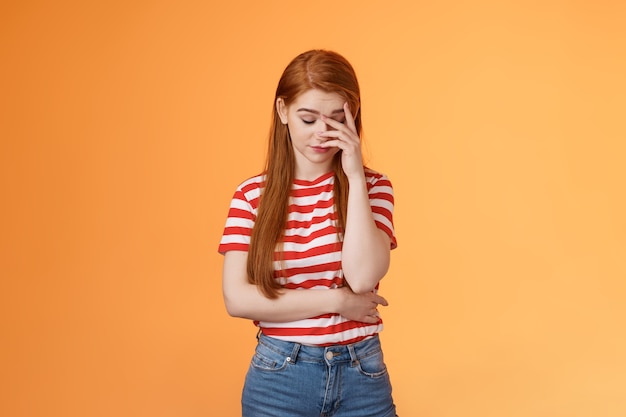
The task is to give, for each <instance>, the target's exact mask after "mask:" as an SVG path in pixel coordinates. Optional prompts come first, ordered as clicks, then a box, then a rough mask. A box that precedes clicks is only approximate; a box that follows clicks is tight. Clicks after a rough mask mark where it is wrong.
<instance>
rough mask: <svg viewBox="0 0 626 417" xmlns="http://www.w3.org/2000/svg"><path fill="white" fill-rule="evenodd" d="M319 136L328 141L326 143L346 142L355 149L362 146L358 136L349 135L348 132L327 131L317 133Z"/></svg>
mask: <svg viewBox="0 0 626 417" xmlns="http://www.w3.org/2000/svg"><path fill="white" fill-rule="evenodd" d="M317 136H319V137H320V138H324V139H327V140H326V142H328V141H332V140H337V141H341V142H345V143H346V144H348V143H350V144H351V145H352V146H354V147H358V146H360V141H359V139H358V136H356V135H354V133H347V132H343V131H340V130H327V131H321V132H317ZM322 145H323V144H322ZM333 146H335V145H333Z"/></svg>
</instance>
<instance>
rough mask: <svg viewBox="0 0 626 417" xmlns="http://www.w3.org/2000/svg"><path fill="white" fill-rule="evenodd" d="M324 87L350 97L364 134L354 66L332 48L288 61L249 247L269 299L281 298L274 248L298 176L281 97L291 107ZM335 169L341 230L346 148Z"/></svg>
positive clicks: (251, 264) (251, 272) (252, 268)
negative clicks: (281, 115) (281, 111)
mask: <svg viewBox="0 0 626 417" xmlns="http://www.w3.org/2000/svg"><path fill="white" fill-rule="evenodd" d="M311 89H318V90H322V91H325V92H330V93H337V94H339V95H341V96H342V97H344V98H345V99H346V101H347V102H348V105H349V106H350V110H351V112H352V114H356V117H355V125H356V128H357V133H358V134H359V136H360V135H361V92H360V89H359V83H358V81H357V78H356V73H355V72H354V69H353V68H352V65H350V63H349V62H348V61H347V60H346V59H345V58H344V57H343V56H341V55H339V54H338V53H336V52H332V51H325V50H311V51H308V52H304V53H302V54H300V55H298V56H297V57H296V58H294V60H293V61H291V62H290V63H289V65H287V68H285V71H284V72H283V75H282V76H281V78H280V81H279V82H278V87H277V88H276V96H275V97H274V106H273V109H274V110H273V113H272V124H271V127H270V133H269V147H268V151H267V159H266V164H265V175H266V180H265V188H264V190H263V193H262V195H261V199H260V201H259V209H258V214H257V218H256V221H255V224H254V228H253V229H252V237H251V241H250V248H249V252H248V264H247V270H248V280H249V281H250V282H251V283H253V284H256V285H258V286H259V289H260V290H261V292H262V293H263V294H264V295H265V296H266V297H268V298H276V297H278V295H279V290H280V288H281V286H280V284H279V283H278V282H277V281H276V277H275V271H274V253H275V251H276V248H277V245H281V244H282V238H283V236H284V230H285V225H286V223H287V215H288V207H289V190H291V186H292V183H293V180H294V173H295V155H294V151H293V147H292V145H291V139H290V137H289V130H288V127H287V125H284V124H282V122H281V121H280V118H279V116H278V113H277V110H276V100H277V99H278V98H282V99H283V100H284V102H285V104H286V105H287V106H288V105H289V104H290V103H292V102H293V100H295V99H296V98H297V97H298V96H299V95H300V94H302V93H304V92H306V91H308V90H311ZM333 170H334V173H335V184H334V200H335V212H336V213H337V217H338V230H339V231H340V232H341V231H343V230H344V227H345V224H346V209H347V202H348V179H347V178H346V175H345V173H344V172H343V169H342V167H341V152H338V153H337V154H335V156H334V159H333Z"/></svg>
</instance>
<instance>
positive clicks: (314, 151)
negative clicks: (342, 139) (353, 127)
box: [276, 89, 346, 180]
mask: <svg viewBox="0 0 626 417" xmlns="http://www.w3.org/2000/svg"><path fill="white" fill-rule="evenodd" d="M345 102H346V100H345V99H344V98H343V97H341V96H340V95H339V94H337V93H327V92H325V91H321V90H315V89H314V90H308V91H306V92H305V93H302V94H301V95H299V96H298V97H296V99H295V100H294V101H293V102H292V103H291V104H290V105H289V106H287V105H286V104H285V102H284V101H283V100H282V99H281V98H279V99H278V100H277V101H276V109H277V111H278V116H279V117H280V120H281V122H282V123H283V124H286V125H287V127H288V128H289V134H290V135H291V142H292V146H293V150H294V153H295V156H296V178H298V179H308V180H312V179H315V178H318V177H319V176H321V175H323V174H325V173H327V172H329V171H330V170H331V167H332V160H333V156H334V155H335V154H336V153H337V152H338V151H339V148H336V147H329V148H322V147H320V146H319V145H320V143H323V142H325V141H326V140H327V139H326V138H324V137H320V136H319V132H324V131H327V130H333V128H331V127H330V126H328V125H327V124H326V123H325V122H323V121H322V119H321V116H322V115H324V116H326V117H329V118H332V119H334V120H336V121H338V122H341V123H344V122H345V114H344V111H343V105H344V103H345Z"/></svg>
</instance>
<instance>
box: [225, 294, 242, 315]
mask: <svg viewBox="0 0 626 417" xmlns="http://www.w3.org/2000/svg"><path fill="white" fill-rule="evenodd" d="M224 306H225V307H226V312H227V313H228V315H229V316H231V317H236V318H247V317H246V311H245V308H244V307H245V306H244V305H242V303H241V302H237V300H236V299H233V298H230V297H228V296H226V295H224Z"/></svg>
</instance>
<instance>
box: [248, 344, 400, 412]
mask: <svg viewBox="0 0 626 417" xmlns="http://www.w3.org/2000/svg"><path fill="white" fill-rule="evenodd" d="M241 402H242V407H243V414H242V415H243V417H270V416H271V417H305V416H306V417H309V416H310V417H322V416H323V417H327V416H328V417H330V416H333V417H393V416H395V415H396V411H395V410H396V407H395V405H394V403H393V399H392V397H391V384H390V382H389V375H388V373H387V368H386V366H385V363H384V362H383V353H382V350H381V347H380V340H379V338H378V336H374V337H372V338H369V339H366V340H363V341H361V342H358V343H355V344H352V345H346V346H341V345H336V346H329V347H317V346H307V345H301V344H299V343H293V342H285V341H281V340H278V339H274V338H272V337H268V336H265V335H263V334H261V335H260V337H259V342H258V345H257V348H256V351H255V354H254V357H253V358H252V362H251V363H250V368H249V369H248V374H247V375H246V382H245V385H244V389H243V396H242V401H241Z"/></svg>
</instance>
